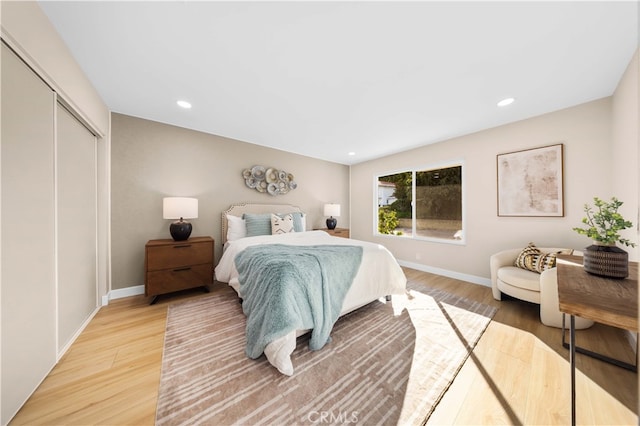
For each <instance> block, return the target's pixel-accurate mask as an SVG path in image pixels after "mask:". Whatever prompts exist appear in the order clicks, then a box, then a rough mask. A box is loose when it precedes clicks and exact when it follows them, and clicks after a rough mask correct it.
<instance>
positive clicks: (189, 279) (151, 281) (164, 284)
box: [146, 263, 213, 296]
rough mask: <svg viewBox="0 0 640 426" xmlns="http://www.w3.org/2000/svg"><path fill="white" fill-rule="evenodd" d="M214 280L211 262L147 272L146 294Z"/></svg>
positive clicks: (195, 285) (203, 284) (149, 294)
mask: <svg viewBox="0 0 640 426" xmlns="http://www.w3.org/2000/svg"><path fill="white" fill-rule="evenodd" d="M212 282H213V269H212V267H211V263H206V264H203V265H193V266H183V267H178V268H174V269H164V270H160V271H151V272H148V273H147V288H146V295H147V296H153V295H156V294H164V293H169V292H173V291H178V290H184V289H187V288H193V287H201V286H206V285H209V284H211V283H212Z"/></svg>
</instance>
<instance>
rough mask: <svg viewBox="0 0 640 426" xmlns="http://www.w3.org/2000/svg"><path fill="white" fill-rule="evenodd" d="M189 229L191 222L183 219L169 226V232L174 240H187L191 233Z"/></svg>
mask: <svg viewBox="0 0 640 426" xmlns="http://www.w3.org/2000/svg"><path fill="white" fill-rule="evenodd" d="M191 229H192V227H191V224H190V223H189V222H187V221H185V220H179V221H176V222H173V223H172V224H171V225H170V226H169V232H170V233H171V236H172V237H173V239H174V241H185V240H188V239H189V236H190V235H191Z"/></svg>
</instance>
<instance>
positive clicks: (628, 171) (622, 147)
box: [611, 50, 640, 259]
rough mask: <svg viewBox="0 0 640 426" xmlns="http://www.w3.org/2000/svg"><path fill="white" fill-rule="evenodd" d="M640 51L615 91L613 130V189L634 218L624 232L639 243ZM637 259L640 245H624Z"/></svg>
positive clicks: (625, 212) (627, 215)
mask: <svg viewBox="0 0 640 426" xmlns="http://www.w3.org/2000/svg"><path fill="white" fill-rule="evenodd" d="M639 56H640V54H639V51H637V50H636V53H635V55H634V56H633V58H632V60H631V62H630V63H629V66H628V67H627V70H626V71H625V73H624V74H623V76H622V78H621V79H620V83H619V84H618V87H617V88H616V91H615V92H614V94H613V102H612V104H611V108H612V114H611V117H612V126H611V128H612V131H611V140H612V145H613V149H612V151H613V158H612V177H613V182H612V188H613V190H612V193H615V195H616V196H617V197H618V198H619V199H620V200H622V201H624V204H623V205H622V207H621V208H620V213H622V215H623V216H624V217H625V218H626V219H628V220H631V221H632V222H633V224H634V225H635V226H634V228H633V229H627V230H624V231H623V236H624V237H626V238H629V239H630V240H631V241H635V242H636V243H637V242H638V241H639V238H638V229H640V228H639V227H640V211H639V210H638V201H639V198H638V194H639V192H640V187H639V184H638V181H639V179H640V176H639V173H638V170H639V169H640V162H639V156H640V152H639V150H638V145H639V144H640V124H639V123H640V108H639V106H638V103H639V102H640V86H639V85H638V76H640V69H639V67H638V63H639V62H640V59H639ZM623 248H624V249H625V250H627V251H628V252H629V255H630V257H631V258H633V259H638V253H640V248H639V247H638V246H636V247H635V248H631V247H623Z"/></svg>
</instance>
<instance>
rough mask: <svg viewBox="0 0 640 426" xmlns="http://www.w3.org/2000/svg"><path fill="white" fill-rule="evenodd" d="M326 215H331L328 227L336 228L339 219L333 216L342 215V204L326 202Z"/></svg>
mask: <svg viewBox="0 0 640 426" xmlns="http://www.w3.org/2000/svg"><path fill="white" fill-rule="evenodd" d="M324 215H325V216H329V218H328V219H327V228H328V229H336V225H337V224H338V221H337V219H336V218H334V217H333V216H340V204H325V205H324Z"/></svg>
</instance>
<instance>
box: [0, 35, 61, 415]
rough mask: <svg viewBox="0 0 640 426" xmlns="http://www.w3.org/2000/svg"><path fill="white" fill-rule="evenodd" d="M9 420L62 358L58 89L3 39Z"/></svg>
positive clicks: (5, 410) (5, 399) (5, 394)
mask: <svg viewBox="0 0 640 426" xmlns="http://www.w3.org/2000/svg"><path fill="white" fill-rule="evenodd" d="M0 59H1V62H2V83H1V84H2V88H1V90H2V117H1V118H2V139H1V145H0V149H1V153H0V156H1V165H0V167H1V181H0V182H1V185H2V188H1V196H2V215H1V216H0V217H1V219H2V221H1V229H0V232H1V235H2V248H1V250H2V251H1V265H0V269H1V270H2V272H1V274H2V285H1V289H0V291H1V294H0V299H1V303H2V318H1V322H2V326H1V327H2V331H1V333H2V334H1V337H2V377H1V379H2V380H1V381H2V424H6V423H7V422H8V421H9V419H10V418H11V417H12V416H13V415H14V414H15V413H16V412H17V410H18V409H19V408H20V406H21V405H22V403H23V402H24V401H26V399H27V398H28V397H29V395H30V394H31V393H32V392H33V391H34V390H35V389H36V387H37V386H38V385H39V383H40V381H41V380H42V379H43V378H44V377H45V376H46V375H47V373H48V372H49V370H50V369H51V368H52V367H53V366H54V364H55V362H56V329H55V327H56V314H55V266H54V260H55V253H54V250H55V241H54V160H53V158H54V157H53V153H54V122H53V119H54V108H55V95H54V93H53V92H52V91H51V89H50V88H49V87H48V86H47V85H45V84H44V83H43V82H42V80H40V79H39V78H38V77H37V76H36V75H35V74H34V73H33V72H32V71H31V70H30V69H29V68H28V67H27V66H26V65H25V64H24V63H23V62H22V61H21V60H20V59H18V57H17V56H15V54H14V53H13V52H12V51H11V50H10V49H8V48H7V47H6V46H5V45H4V44H2V56H1V58H0Z"/></svg>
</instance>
